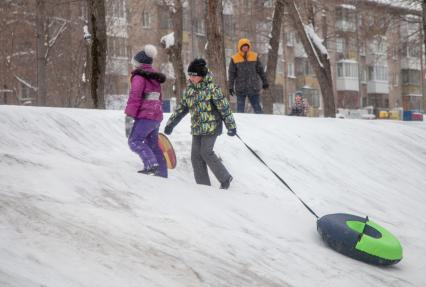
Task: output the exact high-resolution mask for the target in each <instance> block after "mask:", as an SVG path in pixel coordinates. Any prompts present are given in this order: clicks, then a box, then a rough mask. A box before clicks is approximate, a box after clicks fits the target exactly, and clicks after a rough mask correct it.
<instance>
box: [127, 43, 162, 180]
mask: <svg viewBox="0 0 426 287" xmlns="http://www.w3.org/2000/svg"><path fill="white" fill-rule="evenodd" d="M156 55H157V49H156V48H155V46H153V45H146V46H145V47H144V49H143V50H142V51H140V52H139V53H137V54H136V55H135V57H134V58H133V64H134V65H135V67H136V68H135V69H134V70H133V71H132V77H131V86H130V93H129V99H128V101H127V106H126V109H125V113H126V115H127V116H129V117H132V118H133V119H134V124H133V128H132V129H131V131H130V135H129V140H128V143H129V147H130V149H131V150H132V151H133V152H135V153H137V154H138V155H139V157H140V158H141V159H142V161H143V164H144V169H143V170H141V171H139V172H140V173H143V174H148V175H156V176H161V177H167V164H166V161H165V159H164V155H163V152H162V151H161V149H160V146H159V145H158V131H159V128H160V124H161V121H162V120H163V107H162V94H161V86H160V84H161V83H164V82H165V81H166V76H165V75H163V74H161V73H158V72H157V71H156V70H155V69H154V68H153V67H152V62H153V60H154V58H155V56H156Z"/></svg>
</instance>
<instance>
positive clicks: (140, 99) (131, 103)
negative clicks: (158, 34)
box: [124, 64, 166, 121]
mask: <svg viewBox="0 0 426 287" xmlns="http://www.w3.org/2000/svg"><path fill="white" fill-rule="evenodd" d="M165 80H166V76H165V75H163V74H161V73H158V72H157V71H156V70H155V69H154V68H153V67H152V65H149V64H142V65H141V66H139V67H138V68H137V69H135V70H134V71H133V72H132V78H131V86H130V92H129V99H128V100H127V106H126V109H125V110H124V112H125V113H126V114H127V115H128V116H131V117H133V118H135V119H148V120H155V121H162V120H163V105H162V95H161V86H160V84H161V83H163V82H165ZM153 95H154V97H153ZM155 95H157V96H155Z"/></svg>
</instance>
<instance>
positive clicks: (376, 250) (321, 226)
mask: <svg viewBox="0 0 426 287" xmlns="http://www.w3.org/2000/svg"><path fill="white" fill-rule="evenodd" d="M317 229H318V232H319V234H320V235H321V237H322V238H323V240H324V241H325V242H326V243H327V244H328V245H329V246H330V247H331V248H333V249H334V250H336V251H337V252H340V253H342V254H345V255H347V256H349V257H352V258H354V259H357V260H361V261H364V262H367V263H370V264H374V265H392V264H396V263H398V262H399V261H401V259H402V247H401V244H400V242H399V241H398V239H397V238H396V237H395V236H394V235H392V234H391V233H390V232H389V231H387V230H386V229H385V228H383V227H382V226H380V225H378V224H377V223H375V222H373V221H371V220H369V219H368V217H367V218H362V217H359V216H355V215H351V214H344V213H338V214H329V215H325V216H323V217H321V218H320V219H318V221H317Z"/></svg>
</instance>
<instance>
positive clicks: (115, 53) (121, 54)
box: [108, 37, 128, 58]
mask: <svg viewBox="0 0 426 287" xmlns="http://www.w3.org/2000/svg"><path fill="white" fill-rule="evenodd" d="M108 55H109V56H110V57H115V58H127V57H128V49H127V38H123V37H108Z"/></svg>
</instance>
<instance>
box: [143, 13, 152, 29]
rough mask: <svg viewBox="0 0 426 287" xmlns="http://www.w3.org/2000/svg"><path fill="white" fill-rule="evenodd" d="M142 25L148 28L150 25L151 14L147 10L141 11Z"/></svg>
mask: <svg viewBox="0 0 426 287" xmlns="http://www.w3.org/2000/svg"><path fill="white" fill-rule="evenodd" d="M142 27H143V28H150V27H151V15H149V12H148V11H143V13H142Z"/></svg>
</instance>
